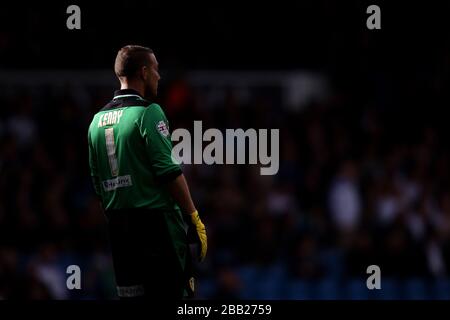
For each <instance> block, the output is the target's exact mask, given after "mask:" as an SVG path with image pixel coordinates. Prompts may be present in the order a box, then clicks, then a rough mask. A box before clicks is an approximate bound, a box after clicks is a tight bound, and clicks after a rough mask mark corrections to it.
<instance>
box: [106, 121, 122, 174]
mask: <svg viewBox="0 0 450 320" xmlns="http://www.w3.org/2000/svg"><path fill="white" fill-rule="evenodd" d="M105 140H106V153H107V154H108V159H109V167H110V169H111V175H112V176H113V177H117V176H118V175H119V166H118V165H117V157H116V143H115V142H114V131H113V128H108V129H105Z"/></svg>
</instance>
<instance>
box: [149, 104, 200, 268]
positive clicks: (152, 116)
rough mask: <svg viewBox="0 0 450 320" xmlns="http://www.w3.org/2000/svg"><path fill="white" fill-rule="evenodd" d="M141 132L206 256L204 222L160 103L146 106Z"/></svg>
mask: <svg viewBox="0 0 450 320" xmlns="http://www.w3.org/2000/svg"><path fill="white" fill-rule="evenodd" d="M140 130H141V135H142V137H143V138H144V139H145V142H146V144H147V150H148V155H149V156H150V159H151V166H152V171H153V173H154V175H155V178H156V179H157V180H158V181H160V183H161V184H162V185H164V186H165V187H167V190H168V191H169V193H170V195H171V196H172V198H173V199H174V200H175V202H176V203H177V204H178V206H179V207H180V208H181V210H182V211H183V213H185V214H187V215H189V219H188V222H189V224H190V227H191V229H194V230H195V238H196V241H197V242H198V243H199V244H200V247H201V250H200V260H203V259H204V257H205V255H206V250H207V236H206V229H205V225H204V224H203V223H202V221H201V220H200V217H199V214H198V212H197V210H196V208H195V206H194V203H193V201H192V198H191V195H190V192H189V187H188V185H187V182H186V179H185V177H184V175H183V173H182V171H181V168H180V165H179V164H178V163H176V162H175V161H174V159H173V158H172V140H171V139H170V132H169V125H168V121H167V118H166V116H165V114H164V112H163V111H162V109H161V107H160V106H159V105H157V104H152V105H151V106H149V107H147V109H146V110H145V111H144V114H143V116H142V119H141V123H140Z"/></svg>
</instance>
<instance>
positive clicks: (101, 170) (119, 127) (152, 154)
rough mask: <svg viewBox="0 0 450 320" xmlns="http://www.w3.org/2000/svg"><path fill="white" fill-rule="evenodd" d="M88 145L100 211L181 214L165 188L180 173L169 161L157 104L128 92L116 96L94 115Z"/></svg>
mask: <svg viewBox="0 0 450 320" xmlns="http://www.w3.org/2000/svg"><path fill="white" fill-rule="evenodd" d="M88 143H89V165H90V169H91V176H92V179H93V182H94V188H95V192H96V193H97V194H98V195H99V196H100V198H101V200H102V203H103V207H104V209H105V210H109V209H125V208H148V209H157V210H164V211H168V210H171V211H174V210H175V211H180V209H179V207H178V206H177V204H176V203H175V202H174V200H173V199H172V198H171V196H170V195H169V193H168V191H167V190H166V189H165V188H164V182H166V181H169V180H172V179H174V178H176V177H177V176H178V175H180V174H181V168H180V166H179V164H178V163H176V162H175V161H174V159H173V158H172V141H171V139H170V132H169V123H168V121H167V118H166V116H165V114H164V112H163V110H162V109H161V107H160V106H159V105H158V104H156V103H151V102H149V101H147V100H145V99H143V98H142V97H141V96H140V95H139V94H138V93H137V92H136V91H134V90H131V89H125V90H118V91H116V92H115V94H114V99H113V100H112V101H111V102H110V103H108V104H107V105H106V106H105V107H104V108H103V109H101V110H100V111H99V112H98V113H97V114H96V115H95V116H94V118H93V120H92V122H91V124H90V126H89V132H88Z"/></svg>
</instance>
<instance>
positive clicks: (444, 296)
mask: <svg viewBox="0 0 450 320" xmlns="http://www.w3.org/2000/svg"><path fill="white" fill-rule="evenodd" d="M433 295H434V297H433V298H434V299H437V300H450V279H437V280H435V281H434V283H433Z"/></svg>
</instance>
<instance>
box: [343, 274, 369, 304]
mask: <svg viewBox="0 0 450 320" xmlns="http://www.w3.org/2000/svg"><path fill="white" fill-rule="evenodd" d="M345 287H346V298H347V299H350V300H368V299H370V297H371V291H370V290H369V289H367V285H366V280H365V279H351V280H348V281H347V283H346V285H345Z"/></svg>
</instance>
